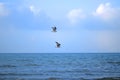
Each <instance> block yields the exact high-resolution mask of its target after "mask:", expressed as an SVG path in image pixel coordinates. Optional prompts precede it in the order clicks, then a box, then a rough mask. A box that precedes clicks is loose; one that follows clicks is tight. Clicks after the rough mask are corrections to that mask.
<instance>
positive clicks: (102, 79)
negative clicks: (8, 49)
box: [0, 53, 120, 80]
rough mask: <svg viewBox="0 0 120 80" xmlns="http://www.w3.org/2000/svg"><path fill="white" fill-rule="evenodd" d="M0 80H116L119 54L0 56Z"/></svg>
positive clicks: (117, 78) (119, 66)
mask: <svg viewBox="0 0 120 80" xmlns="http://www.w3.org/2000/svg"><path fill="white" fill-rule="evenodd" d="M0 80H120V54H119V53H106V54H104V53H101V54H100V53H99V54H98V53H93V54H92V53H83V54H82V53H66V54H64V53H61V54H60V53H59V54H57V53H56V54H55V53H54V54H53V53H47V54H46V53H45V54H44V53H43V54H35V53H32V54H27V53H26V54H23V53H21V54H20V53H19V54H15V53H14V54H13V53H12V54H11V53H9V54H0Z"/></svg>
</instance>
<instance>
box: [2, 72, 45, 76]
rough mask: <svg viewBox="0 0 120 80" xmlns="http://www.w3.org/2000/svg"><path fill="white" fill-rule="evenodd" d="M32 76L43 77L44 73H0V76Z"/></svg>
mask: <svg viewBox="0 0 120 80" xmlns="http://www.w3.org/2000/svg"><path fill="white" fill-rule="evenodd" d="M8 75H9V76H31V75H43V74H42V73H38V74H34V73H33V74H29V73H0V76H8Z"/></svg>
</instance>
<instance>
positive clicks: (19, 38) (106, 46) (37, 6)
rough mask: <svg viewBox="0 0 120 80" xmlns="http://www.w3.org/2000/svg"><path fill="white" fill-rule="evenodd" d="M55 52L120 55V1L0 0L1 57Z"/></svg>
mask: <svg viewBox="0 0 120 80" xmlns="http://www.w3.org/2000/svg"><path fill="white" fill-rule="evenodd" d="M54 25H55V26H56V27H57V28H58V29H57V32H56V33H53V32H51V27H52V26H54ZM55 41H58V42H60V43H61V48H56V45H55ZM52 52H54V53H64V52H65V53H68V52H71V53H72V52H77V53H78V52H79V53H82V52H84V53H88V52H103V53H104V52H120V0H0V53H52Z"/></svg>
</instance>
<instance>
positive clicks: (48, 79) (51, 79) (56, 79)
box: [47, 77, 61, 80]
mask: <svg viewBox="0 0 120 80" xmlns="http://www.w3.org/2000/svg"><path fill="white" fill-rule="evenodd" d="M47 80H61V79H60V78H55V77H50V78H47Z"/></svg>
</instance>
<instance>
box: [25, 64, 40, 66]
mask: <svg viewBox="0 0 120 80" xmlns="http://www.w3.org/2000/svg"><path fill="white" fill-rule="evenodd" d="M25 66H41V65H39V64H26V65H25Z"/></svg>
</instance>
